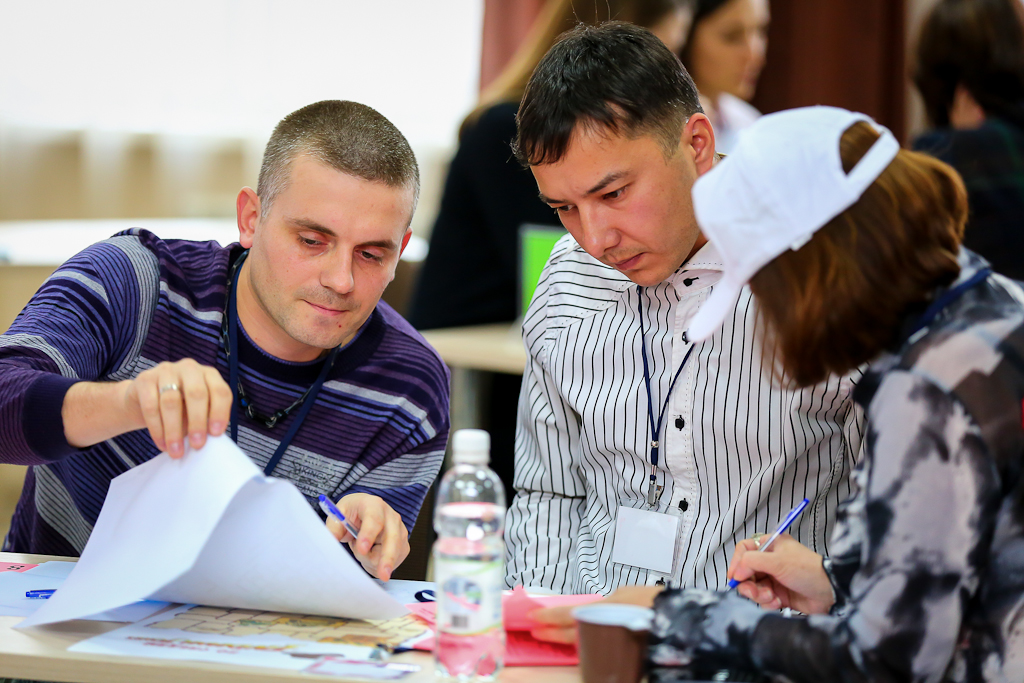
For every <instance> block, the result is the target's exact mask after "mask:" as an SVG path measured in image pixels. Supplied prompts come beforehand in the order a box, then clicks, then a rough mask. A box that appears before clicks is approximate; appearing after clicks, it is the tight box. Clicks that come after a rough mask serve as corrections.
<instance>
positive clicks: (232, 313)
mask: <svg viewBox="0 0 1024 683" xmlns="http://www.w3.org/2000/svg"><path fill="white" fill-rule="evenodd" d="M247 255H248V252H245V253H243V254H242V255H241V256H240V257H239V260H238V263H237V264H236V265H235V273H234V278H232V281H231V291H230V292H228V310H227V316H228V340H229V348H228V349H227V356H228V381H229V383H230V386H231V393H232V400H231V440H232V441H234V442H235V443H238V419H239V418H238V404H239V402H240V401H241V399H240V398H239V396H240V393H241V392H239V389H238V388H239V386H240V382H241V380H240V379H239V376H238V375H239V372H238V354H239V350H238V306H237V299H236V293H237V291H238V277H239V275H241V273H242V262H243V261H244V260H245V257H246V256H247ZM340 349H341V347H340V346H337V347H335V348H334V349H333V350H332V351H331V354H330V355H329V356H328V357H327V360H326V361H324V366H323V367H322V368H321V369H320V375H319V376H317V378H316V381H315V382H313V386H311V387H310V388H309V390H308V391H307V392H306V398H305V400H303V402H302V407H301V408H299V412H298V414H297V415H296V416H295V421H294V422H292V426H291V427H290V428H289V429H288V432H287V433H286V434H285V435H284V438H283V439H281V443H280V444H279V445H278V447H277V450H276V451H274V456H273V457H272V458H270V462H268V463H267V466H266V467H264V468H263V474H265V475H266V476H268V477H269V476H270V473H271V472H273V471H274V468H275V467H277V463H278V462H280V460H281V458H282V457H283V456H284V452H285V451H286V450H288V446H289V445H290V444H291V442H292V439H294V438H295V434H296V433H298V431H299V427H301V426H302V423H303V421H305V419H306V415H308V414H309V411H310V410H311V409H312V408H313V404H314V403H316V397H317V394H319V393H320V388H321V387H322V386H323V385H324V381H325V380H326V379H327V373H329V372H330V371H331V368H332V367H334V360H335V359H336V358H337V357H338V351H339V350H340Z"/></svg>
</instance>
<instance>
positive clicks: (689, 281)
mask: <svg viewBox="0 0 1024 683" xmlns="http://www.w3.org/2000/svg"><path fill="white" fill-rule="evenodd" d="M699 279H700V278H699V277H687V278H683V284H684V285H686V286H687V287H689V286H690V285H692V284H693V282H694V280H699Z"/></svg>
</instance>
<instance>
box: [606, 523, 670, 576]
mask: <svg viewBox="0 0 1024 683" xmlns="http://www.w3.org/2000/svg"><path fill="white" fill-rule="evenodd" d="M678 531H679V518H678V517H674V516H672V515H666V514H664V513H662V512H654V511H653V510H636V509H634V508H630V507H620V508H619V516H618V518H617V519H616V520H615V546H614V547H613V548H612V562H618V563H620V564H628V565H630V566H633V567H642V568H643V569H650V570H652V571H656V572H661V573H662V574H668V573H670V572H671V571H672V561H673V559H674V558H675V553H676V534H677V533H678Z"/></svg>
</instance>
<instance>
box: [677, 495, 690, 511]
mask: <svg viewBox="0 0 1024 683" xmlns="http://www.w3.org/2000/svg"><path fill="white" fill-rule="evenodd" d="M689 507H690V504H689V503H687V502H686V499H685V498H683V499H682V500H680V501H679V509H680V510H682V511H683V512H686V511H687V509H689Z"/></svg>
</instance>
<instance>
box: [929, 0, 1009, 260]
mask: <svg viewBox="0 0 1024 683" xmlns="http://www.w3.org/2000/svg"><path fill="white" fill-rule="evenodd" d="M913 78H914V83H915V84H916V85H917V88H918V90H920V92H921V95H922V97H923V98H924V102H925V109H926V112H927V115H928V119H929V123H930V124H931V125H932V126H934V129H933V130H931V131H929V132H927V133H925V134H924V135H922V136H921V137H919V138H918V139H917V140H915V141H914V148H915V149H917V150H920V151H923V152H927V153H929V154H932V155H934V156H936V157H938V158H939V159H942V160H943V161H945V162H947V163H949V164H950V165H952V166H953V167H954V168H955V169H956V170H957V171H958V172H959V173H960V175H961V176H962V177H963V179H964V184H965V185H966V186H967V195H968V204H969V206H970V217H969V218H968V222H967V229H966V232H965V233H964V246H966V247H968V248H969V249H972V250H973V251H975V252H977V253H979V254H981V255H982V256H983V257H985V258H986V259H987V260H988V261H990V262H991V263H992V266H993V267H994V268H995V270H997V271H999V272H1000V273H1003V274H1004V275H1007V276H1009V277H1012V278H1015V279H1017V280H1024V6H1022V4H1021V2H1020V0H940V1H939V3H938V4H937V5H936V6H935V7H934V8H933V9H932V11H931V13H930V14H929V15H928V16H927V17H926V18H925V21H924V23H923V24H922V27H921V33H920V37H919V38H918V43H917V54H916V65H915V67H914V75H913Z"/></svg>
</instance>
